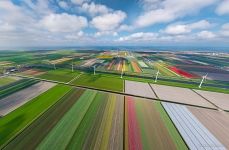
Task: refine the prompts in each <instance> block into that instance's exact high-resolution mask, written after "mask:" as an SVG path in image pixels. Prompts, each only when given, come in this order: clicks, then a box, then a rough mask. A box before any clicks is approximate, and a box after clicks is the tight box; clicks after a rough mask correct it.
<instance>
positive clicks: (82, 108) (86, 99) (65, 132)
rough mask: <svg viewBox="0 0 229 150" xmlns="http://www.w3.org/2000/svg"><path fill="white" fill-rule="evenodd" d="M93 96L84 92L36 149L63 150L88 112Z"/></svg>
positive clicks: (91, 92) (89, 92)
mask: <svg viewBox="0 0 229 150" xmlns="http://www.w3.org/2000/svg"><path fill="white" fill-rule="evenodd" d="M95 96H96V92H95V91H91V90H87V91H85V92H84V93H83V95H82V96H81V97H80V98H79V100H78V101H77V102H76V103H75V104H74V105H73V106H72V108H71V109H70V110H69V111H68V112H67V113H66V114H65V115H64V117H63V118H62V119H61V120H60V121H59V122H58V124H57V125H56V126H55V127H54V128H53V129H52V130H51V132H50V133H49V134H48V135H47V136H46V138H45V139H44V140H43V141H42V142H41V144H40V145H39V146H38V147H37V149H40V150H43V149H49V150H54V149H65V148H66V147H67V145H68V143H69V142H70V140H71V138H72V136H73V134H74V132H75V130H76V129H77V127H78V126H79V124H80V122H81V121H82V119H83V118H84V116H85V114H86V112H87V111H88V108H89V107H90V105H91V103H92V101H93V99H94V97H95Z"/></svg>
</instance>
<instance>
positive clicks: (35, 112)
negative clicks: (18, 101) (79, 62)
mask: <svg viewBox="0 0 229 150" xmlns="http://www.w3.org/2000/svg"><path fill="white" fill-rule="evenodd" d="M70 89H71V87H68V86H64V85H57V86H55V87H53V88H51V89H50V90H48V91H46V92H45V93H43V94H41V95H40V96H38V97H36V98H34V99H33V100H31V101H29V102H28V103H26V104H25V105H23V106H21V107H19V108H18V109H16V110H15V111H13V112H12V113H10V114H8V115H6V116H5V117H3V118H0V145H1V146H2V145H3V144H4V143H6V142H7V141H9V140H10V139H11V138H13V137H15V136H16V135H17V134H18V133H19V132H20V131H22V130H23V129H25V128H26V127H27V126H28V125H29V124H31V123H32V122H33V121H34V120H35V119H36V118H37V117H39V116H40V115H41V114H42V113H44V112H45V111H46V110H47V109H48V108H49V107H50V106H52V105H53V104H54V103H56V102H57V101H58V100H59V99H60V98H61V97H62V96H64V95H65V94H66V93H67V92H68V91H69V90H70Z"/></svg>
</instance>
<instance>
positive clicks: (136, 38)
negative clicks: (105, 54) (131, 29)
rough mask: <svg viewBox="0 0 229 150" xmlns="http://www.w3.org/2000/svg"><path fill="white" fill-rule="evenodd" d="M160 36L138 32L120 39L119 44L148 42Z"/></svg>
mask: <svg viewBox="0 0 229 150" xmlns="http://www.w3.org/2000/svg"><path fill="white" fill-rule="evenodd" d="M157 36H158V34H156V33H152V32H137V33H133V34H131V35H128V36H124V37H120V38H119V39H118V41H119V42H146V41H152V40H155V39H156V38H157Z"/></svg>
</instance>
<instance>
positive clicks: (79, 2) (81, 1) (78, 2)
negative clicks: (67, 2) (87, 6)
mask: <svg viewBox="0 0 229 150" xmlns="http://www.w3.org/2000/svg"><path fill="white" fill-rule="evenodd" d="M88 1H89V0H71V2H72V3H73V4H76V5H81V4H83V3H84V2H88Z"/></svg>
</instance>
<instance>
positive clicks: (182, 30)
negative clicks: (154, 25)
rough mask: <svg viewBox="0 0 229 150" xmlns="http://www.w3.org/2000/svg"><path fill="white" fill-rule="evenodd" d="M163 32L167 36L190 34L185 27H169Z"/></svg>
mask: <svg viewBox="0 0 229 150" xmlns="http://www.w3.org/2000/svg"><path fill="white" fill-rule="evenodd" d="M163 32H165V33H167V34H185V33H190V32H191V30H190V28H188V27H187V26H186V25H170V26H167V27H166V29H165V30H164V31H163Z"/></svg>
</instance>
